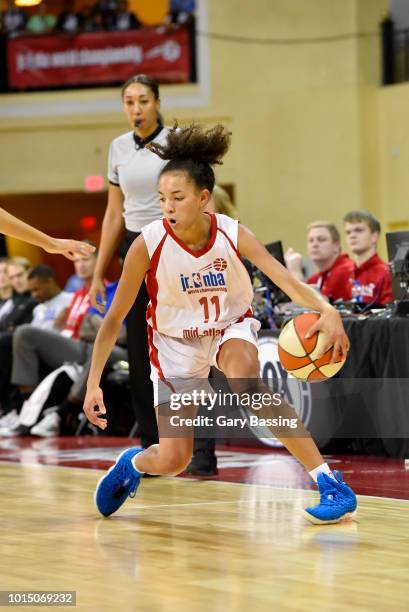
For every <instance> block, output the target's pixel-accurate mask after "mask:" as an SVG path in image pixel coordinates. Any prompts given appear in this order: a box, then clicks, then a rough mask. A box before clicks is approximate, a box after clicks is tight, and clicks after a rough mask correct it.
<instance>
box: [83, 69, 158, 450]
mask: <svg viewBox="0 0 409 612" xmlns="http://www.w3.org/2000/svg"><path fill="white" fill-rule="evenodd" d="M122 103H123V110H124V113H125V115H126V118H127V120H128V122H129V124H130V126H131V127H132V131H130V132H127V133H126V134H123V135H122V136H119V137H118V138H115V140H113V141H112V143H111V146H110V149H109V161H108V179H109V190H108V204H107V208H106V211H105V215H104V220H103V222H102V233H101V242H100V246H99V252H98V258H97V263H96V268H95V273H94V278H93V281H92V285H91V288H90V292H89V295H90V299H91V302H92V304H93V305H95V306H97V298H98V296H100V299H102V300H105V288H104V276H105V272H106V269H107V267H108V265H109V263H110V261H111V259H112V257H113V255H114V253H115V252H116V250H117V248H118V246H119V243H120V241H121V238H122V236H123V230H124V228H125V230H126V235H125V239H124V240H125V247H126V251H127V250H128V249H129V247H130V246H131V244H132V243H133V241H134V240H135V238H137V237H138V236H139V234H140V233H141V230H142V228H143V227H144V226H145V225H147V224H148V223H151V222H152V221H155V220H156V219H161V218H162V216H163V215H162V212H161V209H160V205H159V197H158V192H157V181H158V176H159V173H160V171H161V169H162V167H163V166H164V165H165V164H166V161H164V160H162V159H160V157H158V156H157V155H155V154H154V153H152V152H151V151H150V150H149V149H147V148H146V145H147V144H148V143H150V142H152V141H155V142H157V143H159V144H162V145H163V144H165V143H166V139H167V135H168V132H169V129H168V128H167V127H164V126H163V124H162V118H161V115H160V113H159V106H160V100H159V88H158V85H157V83H156V82H155V81H154V80H153V79H151V78H150V77H148V76H146V75H143V74H139V75H136V76H133V77H131V78H130V79H128V81H126V83H125V84H124V85H123V87H122ZM148 302H149V298H148V294H147V291H146V287H145V284H143V285H142V286H141V289H140V291H139V294H138V296H137V298H136V300H135V303H134V305H133V307H132V308H131V310H130V311H129V314H128V317H127V335H128V356H129V370H130V384H131V390H132V402H133V409H134V412H135V418H136V420H137V422H138V423H139V432H140V436H141V445H142V446H143V447H144V448H146V447H148V446H150V445H151V444H156V443H157V442H158V430H157V424H156V417H155V411H154V410H153V403H154V400H153V387H152V382H151V380H150V362H149V351H148V337H147V324H146V307H147V304H148Z"/></svg>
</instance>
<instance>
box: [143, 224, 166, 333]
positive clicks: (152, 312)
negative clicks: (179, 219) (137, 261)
mask: <svg viewBox="0 0 409 612" xmlns="http://www.w3.org/2000/svg"><path fill="white" fill-rule="evenodd" d="M167 237H168V235H167V234H165V235H164V236H163V238H162V240H161V241H160V243H159V244H158V246H157V247H156V249H155V252H154V254H153V255H152V259H151V267H150V268H149V270H148V272H147V274H146V288H147V291H148V295H149V299H150V303H149V304H148V308H147V310H146V318H147V319H152V327H153V329H156V330H157V329H158V328H157V325H156V307H157V305H158V288H159V287H158V280H157V278H156V270H157V269H158V265H159V259H160V255H161V253H162V248H163V245H164V244H165V240H166V238H167Z"/></svg>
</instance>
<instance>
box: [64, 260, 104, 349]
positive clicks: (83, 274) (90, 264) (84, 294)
mask: <svg viewBox="0 0 409 612" xmlns="http://www.w3.org/2000/svg"><path fill="white" fill-rule="evenodd" d="M95 262H96V253H93V254H92V255H84V256H81V257H76V258H75V259H74V268H75V272H76V275H77V276H78V278H79V279H80V280H81V281H82V282H83V286H82V287H81V289H78V290H77V291H76V292H75V293H74V295H73V296H72V299H71V302H70V306H69V308H67V309H65V310H64V311H62V312H61V314H60V315H59V317H58V318H57V319H56V321H55V327H56V328H57V329H59V330H61V333H62V334H63V335H64V336H66V337H68V338H78V332H79V328H80V325H81V323H82V319H83V318H84V317H85V315H86V313H87V312H88V309H89V306H90V302H89V299H88V290H89V287H90V283H91V280H92V275H93V274H94V269H95Z"/></svg>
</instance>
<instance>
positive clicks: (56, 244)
mask: <svg viewBox="0 0 409 612" xmlns="http://www.w3.org/2000/svg"><path fill="white" fill-rule="evenodd" d="M0 232H1V233H2V234H6V235H8V236H13V238H18V239H19V240H24V241H25V242H30V243H31V244H34V245H35V246H39V247H41V248H43V249H44V250H45V251H47V252H48V253H60V254H61V255H64V256H65V257H67V259H71V260H74V258H75V257H76V256H78V255H89V254H90V253H93V252H94V251H95V247H94V246H92V245H91V244H86V243H84V242H79V241H78V240H65V239H64V238H52V236H48V235H47V234H44V233H43V232H40V231H39V230H37V229H35V228H34V227H32V226H31V225H28V224H27V223H24V221H20V219H17V217H14V216H13V215H11V214H10V213H8V212H6V211H5V210H4V209H3V208H0Z"/></svg>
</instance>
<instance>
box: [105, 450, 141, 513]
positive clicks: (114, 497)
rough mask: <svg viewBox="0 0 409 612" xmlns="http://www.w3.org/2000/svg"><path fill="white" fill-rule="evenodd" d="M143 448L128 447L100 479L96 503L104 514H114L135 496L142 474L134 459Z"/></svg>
mask: <svg viewBox="0 0 409 612" xmlns="http://www.w3.org/2000/svg"><path fill="white" fill-rule="evenodd" d="M141 451H143V448H128V449H126V450H124V451H122V453H121V454H120V455H119V457H118V459H117V460H116V462H115V464H114V465H113V466H112V467H110V468H109V470H108V472H107V473H106V474H105V476H102V478H101V479H100V480H99V482H98V484H97V488H96V489H95V497H94V498H95V505H96V506H97V508H98V510H99V511H100V513H101V514H103V515H104V516H109V515H110V514H113V513H114V512H116V511H117V510H118V508H120V507H121V506H122V504H123V503H124V501H125V500H126V499H127V498H128V497H135V493H136V489H137V488H138V486H139V482H140V480H141V476H142V474H140V473H139V472H137V471H136V470H135V468H134V466H133V464H132V459H133V457H135V455H137V454H138V453H140V452H141Z"/></svg>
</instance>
